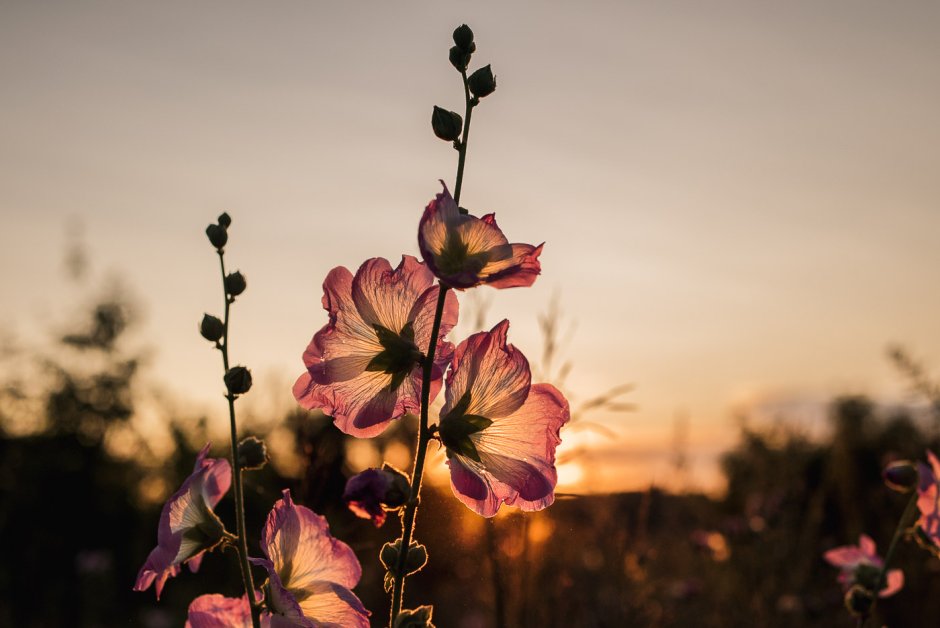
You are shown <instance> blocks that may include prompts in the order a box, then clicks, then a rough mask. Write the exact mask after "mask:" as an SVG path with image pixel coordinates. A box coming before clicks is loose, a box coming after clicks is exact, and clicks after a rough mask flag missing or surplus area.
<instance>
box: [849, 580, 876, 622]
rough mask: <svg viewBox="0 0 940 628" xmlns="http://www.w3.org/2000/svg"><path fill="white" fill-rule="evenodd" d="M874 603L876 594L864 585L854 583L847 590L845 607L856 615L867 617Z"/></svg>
mask: <svg viewBox="0 0 940 628" xmlns="http://www.w3.org/2000/svg"><path fill="white" fill-rule="evenodd" d="M874 603H875V596H874V594H873V593H872V592H871V591H869V590H868V589H866V588H865V587H863V586H860V585H857V584H854V585H852V586H851V587H850V588H849V590H848V591H846V592H845V607H846V608H847V609H848V610H849V612H850V613H852V615H854V616H855V617H867V616H868V613H869V612H871V607H872V605H873V604H874Z"/></svg>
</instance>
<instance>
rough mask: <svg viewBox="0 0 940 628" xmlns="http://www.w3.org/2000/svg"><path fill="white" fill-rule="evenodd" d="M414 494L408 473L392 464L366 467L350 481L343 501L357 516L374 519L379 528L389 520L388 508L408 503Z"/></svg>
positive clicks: (347, 483)
mask: <svg viewBox="0 0 940 628" xmlns="http://www.w3.org/2000/svg"><path fill="white" fill-rule="evenodd" d="M410 494H411V484H410V482H409V480H408V476H406V475H405V474H404V473H402V472H401V471H399V470H398V469H395V468H394V467H392V466H391V465H385V467H383V468H381V469H366V470H365V471H363V472H362V473H359V474H357V475H354V476H353V477H351V478H349V480H348V481H347V482H346V490H344V491H343V501H344V502H346V505H347V506H349V509H350V510H351V511H353V512H354V513H355V514H356V516H357V517H361V518H362V519H371V520H372V523H374V524H375V527H376V528H380V527H382V524H384V523H385V517H386V510H395V509H397V508H401V507H402V506H404V505H405V502H406V501H407V500H408V495H410Z"/></svg>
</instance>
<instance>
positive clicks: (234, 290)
mask: <svg viewBox="0 0 940 628" xmlns="http://www.w3.org/2000/svg"><path fill="white" fill-rule="evenodd" d="M245 288H246V284H245V276H244V275H243V274H241V273H240V272H238V271H237V270H236V271H235V272H234V273H229V274H228V275H226V276H225V293H226V294H227V295H229V296H232V297H237V296H238V295H240V294H241V293H242V292H244V291H245Z"/></svg>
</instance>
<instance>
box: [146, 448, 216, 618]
mask: <svg viewBox="0 0 940 628" xmlns="http://www.w3.org/2000/svg"><path fill="white" fill-rule="evenodd" d="M208 453H209V444H208V443H207V444H206V446H205V447H203V448H202V451H200V452H199V456H198V457H197V458H196V466H195V468H194V469H193V473H192V475H190V476H189V477H188V478H186V480H185V481H184V482H183V485H182V486H181V487H180V489H179V490H178V491H176V492H175V493H174V494H173V496H172V497H170V499H169V500H168V501H167V503H166V504H164V506H163V511H162V512H161V513H160V523H159V525H158V527H157V546H156V547H155V548H154V549H153V551H152V552H150V555H149V556H147V561H146V562H145V563H144V566H143V567H141V568H140V572H138V574H137V583H136V584H135V585H134V590H135V591H145V590H147V589H148V588H149V587H150V585H151V584H152V583H154V582H156V586H155V588H156V591H157V599H160V593H161V592H162V591H163V585H164V583H165V582H166V580H167V578H169V577H170V576H175V575H177V574H178V573H179V571H180V567H179V566H180V565H181V564H182V563H184V562H188V564H189V568H190V570H191V571H193V572H196V571H197V570H198V569H199V564H200V563H201V562H202V555H203V553H205V552H206V551H207V550H211V549H212V548H214V547H215V546H216V545H218V544H219V542H220V541H221V540H222V536H223V533H224V532H225V526H224V525H222V521H220V520H219V518H218V517H217V516H216V515H215V513H214V512H213V511H212V509H213V508H215V505H216V504H218V503H219V500H220V499H222V496H223V495H225V493H226V492H227V491H228V488H229V486H230V485H231V483H232V469H231V467H230V466H229V463H228V460H225V459H224V458H220V459H216V458H207V457H206V456H207V455H208Z"/></svg>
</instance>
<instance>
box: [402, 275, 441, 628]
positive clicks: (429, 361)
mask: <svg viewBox="0 0 940 628" xmlns="http://www.w3.org/2000/svg"><path fill="white" fill-rule="evenodd" d="M447 290H448V288H447V286H445V285H444V284H440V288H439V290H438V293H437V309H436V310H435V312H434V324H433V326H432V327H431V340H430V343H429V346H428V352H427V355H426V356H425V358H424V365H423V366H424V370H423V373H422V378H421V417H420V425H419V427H418V446H417V451H416V453H415V466H414V470H413V471H412V474H411V498H410V499H409V500H408V504H407V506H405V514H404V516H403V517H402V522H401V550H400V551H399V553H398V564H397V565H396V566H395V572H396V573H395V582H394V584H393V585H392V613H391V616H392V618H391V622H392V624H394V623H395V618H396V617H398V613H400V612H401V602H402V596H403V595H404V591H405V565H406V564H407V561H408V547H409V546H410V545H411V534H412V531H413V530H414V523H415V516H417V514H418V495H419V494H420V493H421V478H422V476H423V475H424V459H425V457H426V456H427V453H428V444H430V442H431V430H430V428H429V427H428V422H429V421H428V414H429V407H430V405H431V374H432V372H433V370H434V353H435V351H436V349H437V338H438V336H439V335H440V332H441V318H443V316H444V303H445V301H446V297H447Z"/></svg>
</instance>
